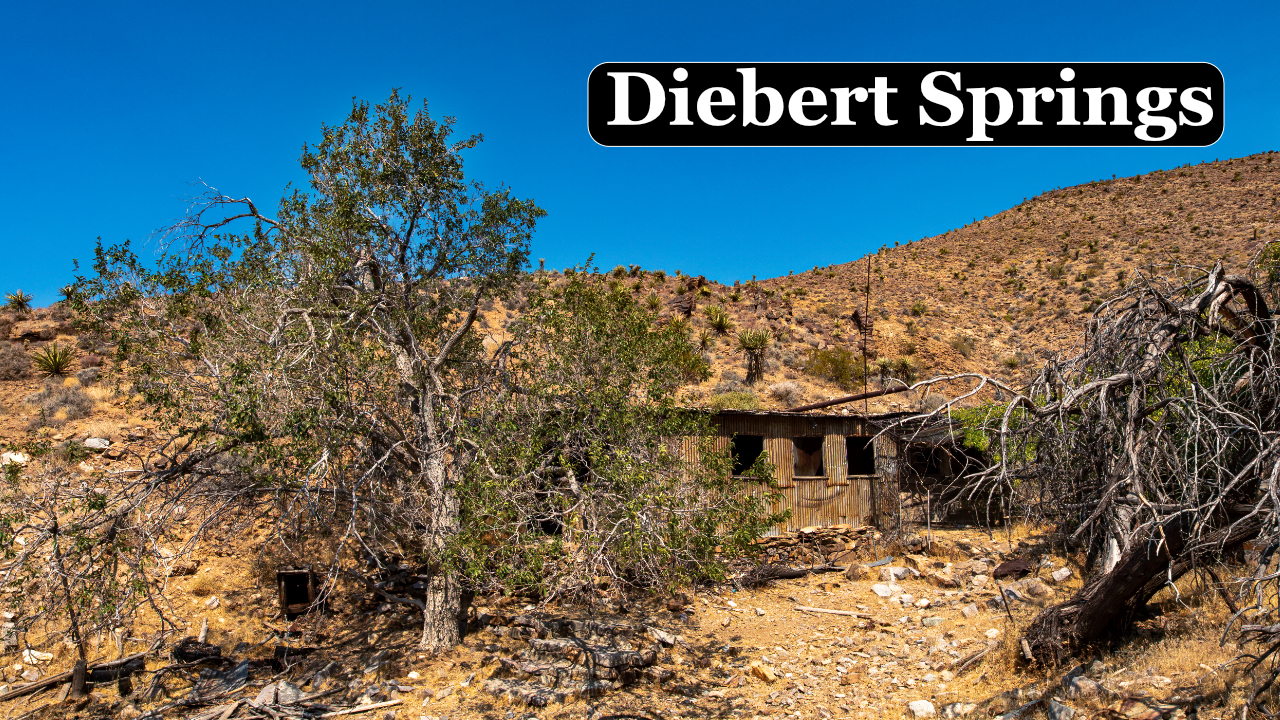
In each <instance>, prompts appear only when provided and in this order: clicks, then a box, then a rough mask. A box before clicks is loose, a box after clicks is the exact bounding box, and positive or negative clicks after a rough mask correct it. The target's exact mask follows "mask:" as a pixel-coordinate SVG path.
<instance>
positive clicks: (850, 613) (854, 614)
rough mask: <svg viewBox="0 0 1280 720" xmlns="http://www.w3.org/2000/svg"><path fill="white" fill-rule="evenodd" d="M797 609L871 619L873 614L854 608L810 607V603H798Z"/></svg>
mask: <svg viewBox="0 0 1280 720" xmlns="http://www.w3.org/2000/svg"><path fill="white" fill-rule="evenodd" d="M795 609H796V610H799V611H801V612H813V613H826V614H827V615H848V616H849V617H856V618H863V619H866V620H870V619H871V616H870V615H868V614H867V613H860V612H854V611H852V610H831V609H830V608H819V607H809V606H808V605H797V606H796V608H795Z"/></svg>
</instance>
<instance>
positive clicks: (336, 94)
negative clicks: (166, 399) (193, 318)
mask: <svg viewBox="0 0 1280 720" xmlns="http://www.w3.org/2000/svg"><path fill="white" fill-rule="evenodd" d="M1278 25H1280V10H1277V5H1276V4H1273V3H1264V2H1255V3H1239V4H1235V5H1233V4H1231V3H1208V4H1206V3H1195V4H1191V3H1174V2H1160V3H1123V2H1115V1H1114V0H1111V1H1109V2H1104V3H1091V4H1068V3H1028V2H1017V3H1011V2H985V3H971V4H964V3H956V2H946V3H924V2H913V3H874V4H872V3H866V4H857V3H832V2H810V3H778V2H767V3H754V2H743V1H742V0H735V1H734V2H724V3H719V4H712V3H692V2H687V1H685V2H678V3H654V2H645V3H631V4H622V3H581V4H569V3H565V4H560V5H549V4H545V3H532V2H522V3H481V2H470V3H449V4H434V3H427V2H420V3H402V4H398V3H376V2H374V3H351V4H346V5H344V4H333V3H320V2H312V3H305V4H303V3H298V4H294V5H289V4H284V3H280V4H274V3H245V4H237V3H234V2H225V3H214V4H209V3H175V2H165V3H155V4H147V3H129V4H103V3H94V4H88V3H83V4H79V3H70V4H63V3H58V4H48V5H46V4H43V3H15V4H14V5H11V6H9V7H8V8H7V9H6V10H5V17H4V21H3V23H0V57H3V60H4V63H3V68H4V72H3V74H2V75H0V98H2V99H3V103H4V105H3V107H4V112H3V114H0V136H3V137H4V138H5V142H4V144H3V146H0V168H2V169H3V173H2V174H0V291H3V292H7V291H9V290H12V289H14V288H22V289H24V290H26V291H28V292H32V293H34V294H35V296H36V302H37V304H40V305H45V304H48V303H50V302H52V301H54V300H55V299H56V298H57V296H56V288H57V287H59V286H60V285H62V284H64V283H65V282H67V281H68V280H69V279H70V277H71V260H72V258H79V259H80V260H81V261H82V262H83V261H85V260H87V259H89V258H90V257H91V252H92V247H93V241H94V238H96V237H98V236H101V237H102V238H103V239H104V240H105V241H108V242H118V241H121V240H124V239H126V238H131V239H133V240H134V241H135V242H138V241H143V240H146V239H147V237H148V236H149V235H150V233H151V232H152V231H153V230H155V229H156V228H158V227H161V226H163V225H165V224H167V223H168V222H169V221H171V220H172V219H174V218H176V217H178V216H179V215H181V213H182V212H183V209H184V207H185V203H184V198H185V197H187V196H189V195H190V194H192V193H193V192H194V191H195V189H194V188H193V186H192V185H191V184H192V183H194V182H195V181H197V180H200V179H203V180H204V181H206V182H208V183H209V184H211V185H214V186H216V187H218V188H219V189H221V190H223V191H225V192H228V193H230V194H235V195H248V196H250V197H252V198H253V199H254V200H255V201H256V202H258V204H259V206H266V207H273V206H274V205H275V203H276V201H277V200H278V198H279V197H280V195H281V191H282V189H283V188H284V186H285V184H286V183H287V182H290V181H292V182H295V183H296V182H298V181H299V180H301V179H302V176H301V173H300V171H299V170H298V166H297V158H298V155H299V150H300V148H301V146H302V144H303V143H304V142H314V141H315V140H316V139H318V136H319V128H320V124H321V123H322V122H329V123H336V122H340V121H341V120H342V119H343V117H344V116H345V113H346V112H347V110H348V109H349V108H350V103H351V98H352V96H358V97H360V98H361V99H368V100H371V101H379V100H381V99H384V98H385V97H386V96H387V94H388V92H389V91H390V89H391V88H392V87H400V88H402V89H403V91H404V92H406V93H408V94H410V95H412V96H413V97H414V98H415V99H418V98H426V99H428V100H429V102H430V108H431V110H432V114H433V115H435V116H437V117H439V116H443V115H453V116H456V117H457V118H458V120H459V128H460V129H461V130H462V131H463V132H467V133H470V132H481V133H483V134H484V135H485V142H484V144H483V145H482V146H481V147H480V148H478V149H476V150H474V151H472V153H471V155H470V160H469V162H468V166H467V169H468V172H469V173H470V174H472V175H473V176H475V177H478V178H480V179H482V180H484V181H486V182H487V183H497V182H505V183H507V184H508V185H510V186H511V187H512V188H514V190H515V191H516V192H517V193H518V194H519V195H521V196H523V197H533V198H534V199H536V200H537V202H538V203H539V204H540V205H542V206H543V207H544V208H546V210H547V211H548V212H549V214H548V216H547V217H546V218H545V220H544V221H543V223H542V224H541V225H540V228H539V230H538V233H537V236H536V238H535V242H534V257H535V258H537V257H545V258H546V259H547V262H548V264H549V265H550V266H552V267H563V266H566V265H571V264H576V263H579V262H581V261H583V260H585V259H586V257H587V256H588V254H590V253H593V252H594V253H595V255H596V262H597V263H598V264H599V265H601V266H603V267H612V266H613V265H615V264H617V263H622V262H635V263H640V264H642V265H643V266H645V267H647V268H663V269H666V270H667V271H668V272H670V271H673V270H675V269H677V268H679V269H682V270H684V271H685V272H692V273H701V274H706V275H708V276H709V277H713V278H715V279H719V280H724V281H730V282H731V281H733V280H734V279H747V278H749V277H750V276H751V275H752V274H756V275H759V276H760V277H767V276H773V275H779V274H785V273H786V272H787V271H789V270H796V271H799V270H804V269H808V268H811V267H813V266H814V265H826V264H828V263H833V262H844V261H847V260H851V259H854V258H856V257H858V256H860V255H862V254H863V253H865V252H867V251H869V250H872V249H874V248H877V247H879V246H880V245H881V244H884V243H889V244H892V242H893V241H895V240H898V241H905V240H908V239H914V238H920V237H924V236H928V235H934V234H937V233H941V232H944V231H946V230H948V229H950V228H953V227H957V226H959V225H963V224H964V223H967V222H969V221H970V220H972V219H973V218H974V217H982V216H983V215H985V214H992V213H995V212H998V211H1000V210H1002V209H1005V208H1007V207H1009V206H1011V205H1013V204H1016V203H1018V202H1020V201H1021V200H1022V198H1023V197H1024V196H1032V195H1035V194H1038V193H1040V192H1042V191H1044V190H1047V189H1050V188H1053V187H1055V186H1065V185H1072V184H1075V183H1079V182H1085V181H1089V180H1093V179H1098V178H1103V177H1108V178H1109V177H1111V175H1112V174H1118V175H1128V174H1133V173H1137V172H1145V171H1149V170H1152V169H1155V168H1161V167H1171V166H1174V165H1178V164H1181V163H1187V162H1199V161H1203V160H1212V159H1214V158H1216V157H1222V158H1225V157H1232V156H1238V155H1244V154H1248V153H1254V152H1260V151H1264V150H1271V149H1278V148H1280V137H1278V131H1280V97H1278V96H1280V90H1278V87H1277V83H1278V82H1280V51H1277V50H1276V48H1275V42H1274V29H1275V28H1276V27H1277V26H1278ZM645 60H650V61H717V60H719V61H742V62H746V61H753V62H765V61H870V60H880V61H935V62H936V61H1075V62H1080V61H1206V62H1212V63H1214V64H1216V65H1217V66H1218V67H1219V68H1220V69H1221V70H1222V73H1223V75H1224V77H1225V79H1226V131H1225V133H1224V135H1223V137H1222V139H1221V140H1219V141H1218V143H1217V144H1216V145H1214V146H1212V147H1209V148H1132V149H1084V150H1078V149H1015V148H1003V149H1001V148H951V149H931V148H923V149H900V148H885V149H868V148H801V149H779V148H732V149H730V148H721V149H715V148H694V149H670V148H666V149H640V148H604V147H600V146H598V145H596V144H595V143H594V142H592V140H591V138H590V137H589V136H588V135H587V128H586V118H587V111H586V87H587V75H588V73H589V72H590V71H591V68H592V67H594V66H595V65H596V64H597V63H600V62H604V61H645Z"/></svg>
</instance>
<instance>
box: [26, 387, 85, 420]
mask: <svg viewBox="0 0 1280 720" xmlns="http://www.w3.org/2000/svg"><path fill="white" fill-rule="evenodd" d="M23 402H24V403H26V404H27V405H30V406H32V410H31V412H32V413H34V414H35V415H36V417H35V418H33V419H32V421H31V424H30V426H29V427H28V430H35V429H38V428H41V427H46V426H56V425H61V424H63V423H65V422H66V421H68V420H79V419H80V418H84V417H88V416H89V414H90V413H92V412H93V409H94V407H96V406H97V402H96V401H95V400H94V399H93V397H91V396H90V395H89V394H88V393H87V392H85V390H84V388H82V387H80V385H79V383H74V384H69V385H67V384H62V383H60V382H58V381H54V380H50V381H49V382H46V383H45V385H44V388H43V389H42V390H40V391H39V392H36V393H32V394H31V395H28V396H27V397H25V398H23Z"/></svg>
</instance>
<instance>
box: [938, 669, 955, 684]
mask: <svg viewBox="0 0 1280 720" xmlns="http://www.w3.org/2000/svg"><path fill="white" fill-rule="evenodd" d="M938 677H940V678H942V682H951V681H952V680H954V679H955V677H956V674H955V673H953V672H951V671H950V670H943V671H942V672H941V673H939V674H938Z"/></svg>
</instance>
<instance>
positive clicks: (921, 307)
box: [911, 300, 929, 317]
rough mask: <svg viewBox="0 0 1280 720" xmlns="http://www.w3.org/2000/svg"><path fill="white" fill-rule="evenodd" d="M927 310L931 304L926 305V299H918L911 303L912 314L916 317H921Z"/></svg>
mask: <svg viewBox="0 0 1280 720" xmlns="http://www.w3.org/2000/svg"><path fill="white" fill-rule="evenodd" d="M927 312H929V306H928V305H925V304H924V301H922V300H917V301H915V302H914V303H912V304H911V314H912V315H915V316H916V317H920V316H921V315H924V314H925V313H927Z"/></svg>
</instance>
